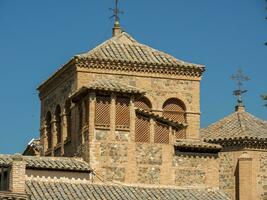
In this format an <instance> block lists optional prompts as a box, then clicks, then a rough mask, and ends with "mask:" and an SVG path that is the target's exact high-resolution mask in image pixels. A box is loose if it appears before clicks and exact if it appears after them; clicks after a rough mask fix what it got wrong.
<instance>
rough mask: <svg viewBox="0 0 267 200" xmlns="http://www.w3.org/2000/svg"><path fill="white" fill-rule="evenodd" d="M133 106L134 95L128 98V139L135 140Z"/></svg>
mask: <svg viewBox="0 0 267 200" xmlns="http://www.w3.org/2000/svg"><path fill="white" fill-rule="evenodd" d="M135 118H136V114H135V108H134V96H131V98H130V141H131V142H134V141H135Z"/></svg>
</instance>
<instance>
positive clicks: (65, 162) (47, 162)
mask: <svg viewBox="0 0 267 200" xmlns="http://www.w3.org/2000/svg"><path fill="white" fill-rule="evenodd" d="M14 156H16V155H4V154H0V166H8V165H10V164H11V163H12V161H13V157H14ZM22 157H23V160H24V161H25V162H26V167H27V168H36V169H53V170H69V171H86V172H89V171H90V167H89V165H88V163H86V162H85V161H83V160H81V159H80V158H67V157H39V156H22Z"/></svg>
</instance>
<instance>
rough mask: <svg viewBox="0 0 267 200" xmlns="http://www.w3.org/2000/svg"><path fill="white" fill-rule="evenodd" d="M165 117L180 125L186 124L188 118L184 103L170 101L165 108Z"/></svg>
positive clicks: (175, 100)
mask: <svg viewBox="0 0 267 200" xmlns="http://www.w3.org/2000/svg"><path fill="white" fill-rule="evenodd" d="M163 116H164V117H166V118H169V119H172V120H174V121H177V122H180V123H185V122H186V116H185V108H184V106H183V103H182V102H181V101H179V100H177V99H169V100H168V101H166V103H165V104H164V106H163Z"/></svg>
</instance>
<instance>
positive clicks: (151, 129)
mask: <svg viewBox="0 0 267 200" xmlns="http://www.w3.org/2000/svg"><path fill="white" fill-rule="evenodd" d="M149 125H150V130H149V133H150V136H149V138H150V139H149V140H150V143H154V135H155V125H156V123H155V120H154V119H153V118H150V119H149Z"/></svg>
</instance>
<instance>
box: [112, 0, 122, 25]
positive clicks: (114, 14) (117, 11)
mask: <svg viewBox="0 0 267 200" xmlns="http://www.w3.org/2000/svg"><path fill="white" fill-rule="evenodd" d="M110 10H112V11H113V15H112V16H111V17H110V18H113V17H114V18H115V22H119V21H120V17H119V15H120V14H123V13H124V12H122V11H120V9H119V0H115V8H110Z"/></svg>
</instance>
